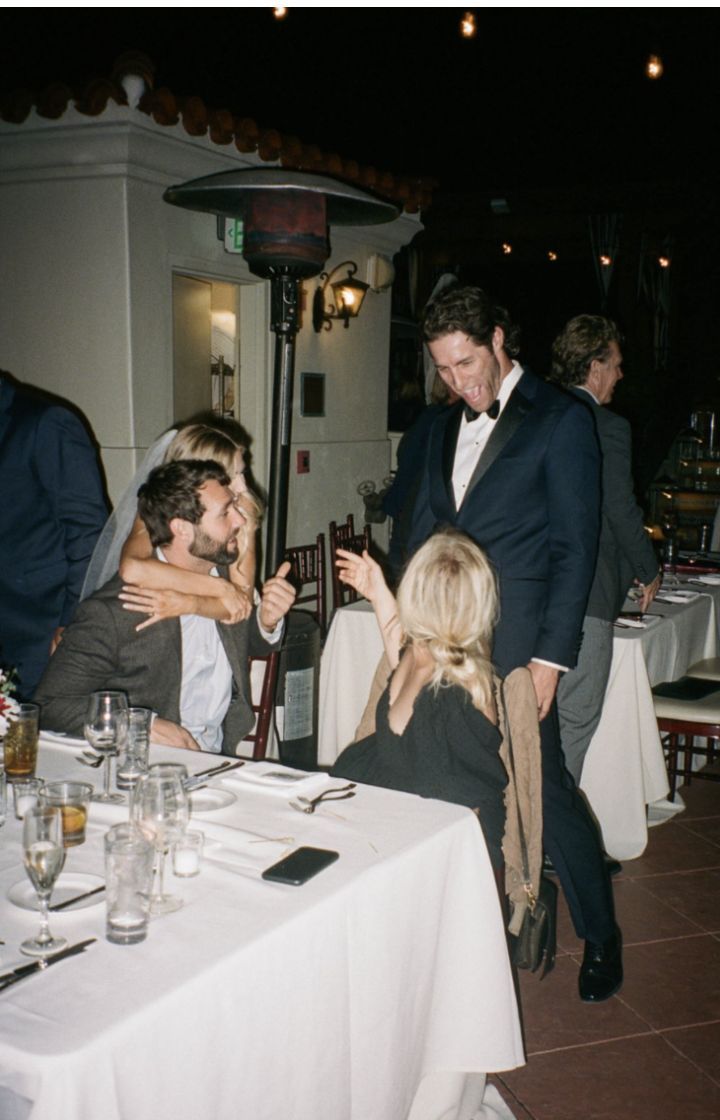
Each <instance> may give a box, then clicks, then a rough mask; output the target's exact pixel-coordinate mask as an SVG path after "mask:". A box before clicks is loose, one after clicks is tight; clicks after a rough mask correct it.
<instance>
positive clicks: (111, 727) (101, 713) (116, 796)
mask: <svg viewBox="0 0 720 1120" xmlns="http://www.w3.org/2000/svg"><path fill="white" fill-rule="evenodd" d="M127 730H128V702H127V696H126V695H125V693H124V692H117V691H115V690H113V689H104V690H102V691H101V692H93V694H92V695H91V697H90V699H89V701H88V707H87V714H86V716H85V738H86V739H87V741H88V743H89V744H90V746H91V747H92V748H93V750H95V751H97V753H98V754H101V755H103V756H104V759H105V762H104V772H105V784H104V786H103V791H102V793H94V794H93V796H92V800H93V801H106V802H113V803H118V802H123V801H124V800H125V798H124V797H123V795H122V794H121V793H111V792H110V772H111V767H112V762H111V758H112V756H113V755H116V754H117V753H118V748H119V747H121V746H122V745H123V743H124V742H125V739H126V738H127Z"/></svg>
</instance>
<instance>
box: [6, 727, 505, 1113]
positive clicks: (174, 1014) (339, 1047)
mask: <svg viewBox="0 0 720 1120" xmlns="http://www.w3.org/2000/svg"><path fill="white" fill-rule="evenodd" d="M82 747H83V744H82V743H81V742H79V741H77V740H70V739H65V738H64V737H61V736H54V735H43V736H41V740H40V748H39V758H38V772H39V774H40V776H41V777H43V778H45V779H56V778H60V777H63V778H72V779H77V778H80V777H82V778H83V779H85V780H88V775H89V780H90V781H91V782H92V783H94V784H99V779H98V778H97V773H98V772H97V771H93V770H91V769H89V768H87V767H85V766H83V765H82V764H81V763H80V762H79V761H78V757H77V756H78V755H79V754H80V752H81V749H82ZM150 753H151V758H150V761H151V762H158V761H175V762H178V761H180V762H182V763H184V764H185V765H186V766H187V767H188V770H189V771H190V773H191V774H192V773H195V772H196V771H198V770H201V769H205V768H206V767H208V766H212V765H213V764H219V763H221V762H222V761H223V759H222V758H219V757H218V756H217V755H207V754H201V753H199V752H190V751H179V750H175V749H173V748H168V747H162V746H158V745H154V744H153V745H152V746H151V748H150ZM208 782H209V784H208V785H207V787H206V788H204V789H198V790H196V791H195V792H194V793H192V794H191V812H192V816H191V827H192V828H195V829H201V830H202V831H203V832H204V834H205V852H204V857H203V861H202V867H201V872H200V874H199V875H197V876H196V877H194V878H186V879H180V878H177V879H175V878H172V877H170V875H169V874H168V872H167V871H166V888H167V889H170V890H171V891H172V893H175V894H179V895H180V896H181V897H182V899H183V902H184V904H183V906H182V908H181V909H179V910H177V911H176V912H174V913H170V914H166V915H163V916H161V917H154V918H152V919H151V921H150V925H149V930H148V936H147V938H146V940H144V941H142V942H141V943H139V944H135V945H116V944H113V943H110V942H109V941H108V940H107V939H106V937H105V903H104V898H103V893H102V891H101V892H99V893H98V894H97V895H94V896H92V897H89V898H87V899H85V900H82V901H80V902H78V903H77V904H73V905H71V906H69V907H67V908H66V909H64V910H62V911H59V912H55V913H51V928H52V930H53V933H55V934H56V935H57V936H62V937H66V938H67V939H68V941H69V942H70V943H71V944H75V943H77V942H80V941H82V940H84V939H86V938H96V939H97V940H96V941H95V942H94V943H93V944H91V945H90V946H89V947H88V948H87V949H86V951H85V952H84V953H81V954H79V955H77V956H73V957H71V958H68V959H66V960H63V961H61V962H58V963H56V964H54V965H53V966H52V967H49V968H47V969H46V970H41V971H38V972H37V973H35V974H34V975H33V976H31V977H30V978H26V979H24V980H22V981H21V982H19V983H16V984H15V985H14V986H12V987H9V988H6V989H5V990H3V991H0V1116H2V1118H3V1120H99V1118H102V1120H158V1117H159V1118H164V1117H172V1118H173V1120H197V1118H198V1117H212V1118H213V1120H278V1117H283V1120H308V1118H309V1117H312V1118H313V1120H400V1118H407V1120H438V1117H440V1116H443V1117H451V1116H455V1115H458V1116H459V1115H463V1116H466V1115H475V1114H477V1116H478V1117H480V1116H482V1117H487V1118H490V1117H500V1116H502V1117H509V1116H511V1115H512V1114H511V1113H510V1112H509V1111H508V1110H507V1108H506V1106H504V1105H503V1102H502V1101H501V1100H500V1098H499V1096H498V1094H497V1092H496V1090H495V1089H494V1087H493V1086H492V1085H490V1084H489V1083H487V1081H486V1077H485V1075H486V1074H487V1073H489V1072H490V1071H500V1070H506V1069H511V1068H515V1067H517V1066H520V1065H522V1064H523V1063H524V1061H525V1058H524V1051H523V1042H522V1035H521V1027H520V1020H519V1016H518V1009H517V1003H516V996H515V987H514V983H513V975H512V971H511V967H510V964H509V960H508V953H507V946H506V939H505V930H504V924H503V917H502V913H501V908H500V903H499V899H498V894H497V889H496V885H495V879H494V876H493V872H492V868H491V864H490V860H489V857H488V854H487V849H486V846H485V842H484V839H483V836H482V831H481V829H480V827H479V825H478V821H477V818H476V817H475V815H474V814H473V813H472V812H471V811H470V810H469V809H466V808H463V807H461V806H458V805H452V804H448V803H445V802H441V801H433V800H427V799H423V798H420V797H415V796H413V795H410V794H405V793H398V792H394V791H390V790H385V789H376V788H372V787H368V786H362V785H358V786H356V787H355V788H354V789H353V790H351V791H346V792H351V793H352V797H348V798H347V799H345V800H342V801H324V802H321V803H320V804H318V805H317V806H316V807H315V810H314V812H312V813H307V812H301V811H298V810H297V809H296V808H293V806H292V805H291V801H293V800H295V798H296V797H297V795H298V793H299V792H300V791H303V794H304V795H305V796H307V797H312V796H317V795H318V793H322V792H325V791H327V790H328V789H330V788H332V787H334V786H335V785H336V784H337V783H336V782H335V781H334V780H333V779H332V778H330V776H329V775H328V774H326V773H305V772H302V771H294V770H292V769H290V768H287V767H284V766H281V765H280V763H278V762H275V761H272V760H265V761H260V762H252V761H247V762H245V763H244V764H243V765H241V766H240V767H238V768H236V769H235V770H233V771H232V773H230V772H228V773H227V774H226V775H225V776H222V775H217V776H216V777H212V778H210V779H208ZM10 800H11V805H10V809H9V812H8V819H7V822H6V824H5V826H4V828H3V829H2V834H1V842H0V900H1V903H0V938H2V941H3V942H4V944H3V945H2V946H0V973H5V972H7V971H9V970H10V969H13V968H14V967H16V966H17V965H19V964H22V963H26V962H27V958H23V957H22V956H21V954H20V952H19V944H20V942H21V941H22V940H23V939H24V938H25V937H27V936H28V934H29V933H34V932H35V931H36V928H37V924H38V921H39V916H38V914H37V912H36V911H35V910H34V909H32V905H33V903H32V901H31V898H32V892H31V891H30V890H29V882H28V881H27V879H26V875H25V871H24V869H23V864H22V851H21V822H20V821H18V820H16V819H15V817H14V815H13V811H12V798H11V799H10ZM128 812H129V809H128V806H127V804H125V805H107V804H100V803H96V802H92V803H91V805H90V810H89V817H88V822H87V833H86V840H85V842H84V843H83V844H81V845H79V846H77V847H73V848H70V849H68V851H67V854H66V855H67V858H66V862H65V867H64V869H63V871H62V873H61V876H60V878H59V880H58V882H57V884H56V887H55V891H54V896H55V897H56V898H57V897H59V898H61V899H63V898H66V897H69V896H70V897H72V895H73V892H74V891H77V892H78V893H83V888H84V887H87V888H88V889H91V888H92V886H93V885H95V884H100V885H102V882H103V844H104V836H105V833H106V831H107V829H108V827H109V826H110V825H111V824H113V823H117V822H119V821H121V820H123V819H127V817H128ZM301 846H312V847H319V848H324V849H329V850H331V851H335V852H338V853H339V858H338V859H337V860H336V861H335V862H334V863H332V864H331V865H330V866H328V867H326V868H325V869H324V870H322V871H321V872H320V873H319V874H317V875H316V876H315V877H314V878H312V879H310V880H308V881H307V882H305V883H304V884H303V885H302V886H293V885H288V884H284V883H277V882H271V881H268V880H265V879H263V878H262V872H263V871H264V870H266V869H267V868H268V867H269V866H271V865H272V864H274V863H276V862H278V861H279V860H280V859H281V858H282V857H283V856H284V855H286V854H287V853H288V852H290V851H293V850H295V849H296V848H298V847H301ZM29 900H30V901H29ZM460 1101H462V1102H463V1104H462V1106H461V1104H460ZM469 1101H471V1102H472V1111H468V1102H469ZM461 1107H462V1112H460V1111H457V1110H460V1109H461Z"/></svg>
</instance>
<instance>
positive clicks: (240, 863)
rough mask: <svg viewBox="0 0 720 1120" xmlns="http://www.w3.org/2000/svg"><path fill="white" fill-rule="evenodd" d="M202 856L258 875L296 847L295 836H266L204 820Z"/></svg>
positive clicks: (230, 867) (232, 869)
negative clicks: (208, 822)
mask: <svg viewBox="0 0 720 1120" xmlns="http://www.w3.org/2000/svg"><path fill="white" fill-rule="evenodd" d="M203 832H204V833H205V844H204V846H203V858H204V859H206V860H208V861H209V862H210V863H216V864H219V865H220V866H222V867H225V868H227V869H228V870H229V871H238V872H240V873H241V874H242V873H243V872H245V873H247V874H251V875H253V876H259V875H261V874H262V872H263V871H264V870H265V868H267V867H271V866H272V865H273V864H274V863H277V862H278V860H280V859H282V858H283V856H285V855H287V853H288V852H289V851H291V850H292V848H293V847H295V837H294V836H279V835H277V836H275V835H273V836H265V835H261V834H260V833H259V832H250V831H249V830H248V829H244V828H233V827H232V826H231V825H223V824H212V823H210V824H207V823H206V822H205V821H203Z"/></svg>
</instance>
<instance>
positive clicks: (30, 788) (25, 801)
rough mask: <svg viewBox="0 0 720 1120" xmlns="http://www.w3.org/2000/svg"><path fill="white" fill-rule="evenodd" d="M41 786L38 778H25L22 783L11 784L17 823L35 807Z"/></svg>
mask: <svg viewBox="0 0 720 1120" xmlns="http://www.w3.org/2000/svg"><path fill="white" fill-rule="evenodd" d="M41 785H42V782H41V781H40V780H39V778H27V779H25V780H24V781H15V782H13V794H14V797H15V816H16V817H17V819H18V820H19V821H21V820H23V819H24V817H25V814H26V813H27V812H28V810H29V809H33V808H34V807H35V806H36V805H37V803H38V796H39V794H40V786H41Z"/></svg>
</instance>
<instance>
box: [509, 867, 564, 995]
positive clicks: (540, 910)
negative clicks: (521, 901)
mask: <svg viewBox="0 0 720 1120" xmlns="http://www.w3.org/2000/svg"><path fill="white" fill-rule="evenodd" d="M525 889H526V890H527V892H528V908H527V910H526V911H525V914H524V915H523V921H522V925H521V926H520V932H519V934H518V935H517V937H513V936H512V934H511V935H510V941H511V956H512V961H513V964H514V965H515V966H516V967H517V968H526V969H528V970H529V971H530V972H537V970H538V969H539V968H540V966H541V965H542V966H543V968H542V972H541V973H540V979H541V980H542V978H543V977H544V976H546V975H547V974H548V972H550V971H552V969H553V967H554V965H555V950H556V948H557V897H558V890H557V887H556V885H555V883H553V881H552V879H548V878H547V876H546V875H541V876H540V890H539V891H538V895H537V898H536V897H535V895H534V894H533V892H532V889H531V888H529V885H528V884H527V883H526V884H525Z"/></svg>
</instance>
